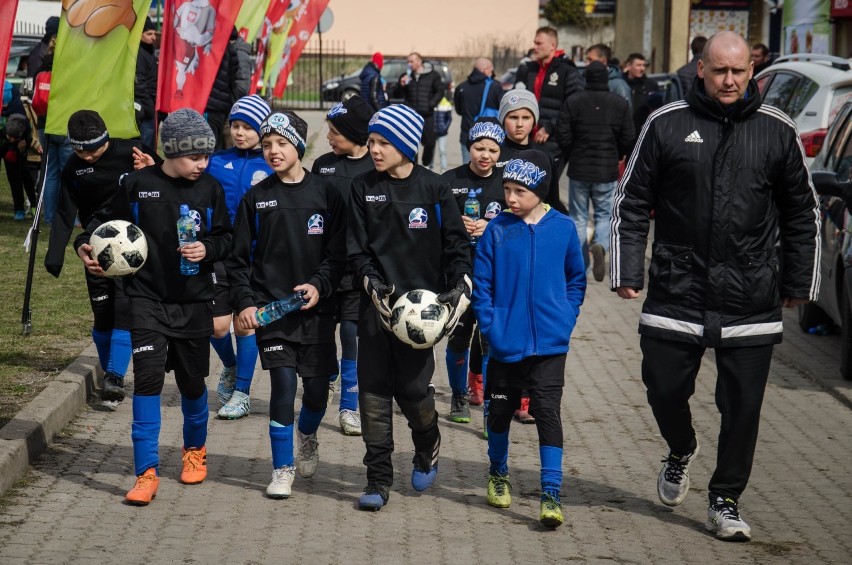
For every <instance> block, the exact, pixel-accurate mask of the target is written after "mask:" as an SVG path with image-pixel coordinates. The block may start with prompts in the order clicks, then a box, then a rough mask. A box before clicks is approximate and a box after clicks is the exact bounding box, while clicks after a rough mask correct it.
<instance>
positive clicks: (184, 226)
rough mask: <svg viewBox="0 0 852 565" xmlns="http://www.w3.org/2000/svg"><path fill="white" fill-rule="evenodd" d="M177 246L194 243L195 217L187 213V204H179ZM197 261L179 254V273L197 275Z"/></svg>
mask: <svg viewBox="0 0 852 565" xmlns="http://www.w3.org/2000/svg"><path fill="white" fill-rule="evenodd" d="M177 234H178V246H180V247H183V246H184V245H189V244H190V243H195V219H194V218H193V217H192V216H190V215H189V204H181V205H180V218H178V221H177ZM199 269H200V268H199V266H198V263H193V262H192V261H190V260H189V259H187V258H186V257H184V256H183V255H181V256H180V274H182V275H197V274H198V271H199Z"/></svg>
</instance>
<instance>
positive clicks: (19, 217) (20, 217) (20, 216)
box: [15, 210, 26, 222]
mask: <svg viewBox="0 0 852 565" xmlns="http://www.w3.org/2000/svg"><path fill="white" fill-rule="evenodd" d="M24 218H26V213H25V212H24V211H23V210H16V211H15V221H16V222H20V221H22V220H23V219H24Z"/></svg>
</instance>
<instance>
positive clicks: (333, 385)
mask: <svg viewBox="0 0 852 565" xmlns="http://www.w3.org/2000/svg"><path fill="white" fill-rule="evenodd" d="M338 391H340V373H338V374H337V375H336V376H335V378H334V380H333V381H328V401H327V402H326V403H325V406H326V408H328V407H330V406H331V404H332V403H333V402H334V393H335V392H338Z"/></svg>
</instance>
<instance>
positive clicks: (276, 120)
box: [260, 112, 308, 159]
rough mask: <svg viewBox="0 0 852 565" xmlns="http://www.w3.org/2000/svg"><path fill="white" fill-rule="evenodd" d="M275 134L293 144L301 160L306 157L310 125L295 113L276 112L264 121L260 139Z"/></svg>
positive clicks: (261, 126)
mask: <svg viewBox="0 0 852 565" xmlns="http://www.w3.org/2000/svg"><path fill="white" fill-rule="evenodd" d="M273 133H274V134H277V135H280V136H281V137H283V138H284V139H286V140H287V141H289V142H290V143H292V144H293V147H295V148H296V153H298V154H299V159H301V158H302V157H304V156H305V148H306V143H305V139H307V137H308V123H307V122H306V121H305V120H303V119H302V118H300V117H299V116H297V115H296V113H295V112H275V113H274V114H270V115H269V117H267V118H266V119H265V120H263V123H262V124H260V138H261V139H263V138H264V137H266V136H267V135H270V134H273Z"/></svg>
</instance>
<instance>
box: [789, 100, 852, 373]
mask: <svg viewBox="0 0 852 565" xmlns="http://www.w3.org/2000/svg"><path fill="white" fill-rule="evenodd" d="M811 171H812V178H813V183H814V187H815V188H816V191H817V194H818V195H819V202H820V219H821V222H822V256H821V261H820V275H821V277H822V282H821V284H820V293H819V300H818V301H817V302H816V303H813V304H806V305H804V306H800V307H799V326H800V327H801V329H802V331H805V332H810V333H823V332H828V331H831V330H832V329H833V326H839V327H840V332H841V334H842V339H841V345H840V373H841V376H842V377H843V378H844V379H847V380H852V245H850V244H852V234H850V232H849V231H847V230H852V218H850V213H849V211H850V210H852V180H850V179H852V102H847V103H846V104H845V105H844V106H843V107H842V108H841V110H840V111H839V112H838V114H837V118H836V119H835V121H834V124H833V125H832V126H831V129H829V131H828V136H827V137H826V140H825V143H824V144H823V146H822V150H821V151H820V152H819V154H817V156H816V158H814V161H813V163H812V164H811Z"/></svg>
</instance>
